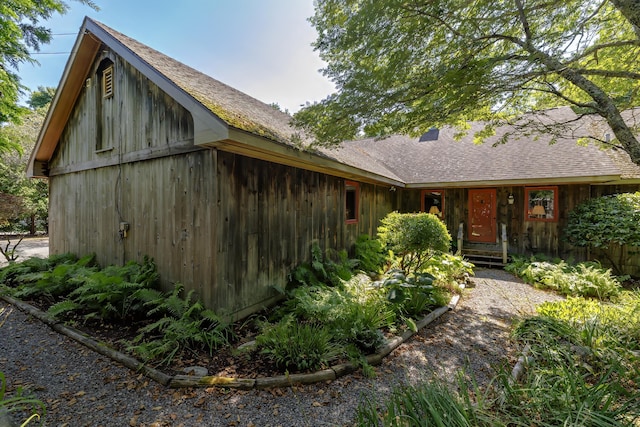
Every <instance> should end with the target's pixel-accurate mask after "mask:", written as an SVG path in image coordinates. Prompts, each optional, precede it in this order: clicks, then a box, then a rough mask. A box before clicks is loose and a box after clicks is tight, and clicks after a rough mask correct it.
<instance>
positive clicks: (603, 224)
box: [565, 192, 640, 274]
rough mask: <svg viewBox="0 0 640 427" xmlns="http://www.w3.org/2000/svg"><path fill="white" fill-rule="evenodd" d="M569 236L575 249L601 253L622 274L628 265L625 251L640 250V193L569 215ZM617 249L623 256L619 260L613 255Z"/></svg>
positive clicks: (581, 208) (589, 204) (610, 199)
mask: <svg viewBox="0 0 640 427" xmlns="http://www.w3.org/2000/svg"><path fill="white" fill-rule="evenodd" d="M565 234H566V238H567V240H568V241H569V242H570V243H571V244H572V245H575V246H579V247H588V248H592V249H596V250H600V251H601V253H602V255H603V256H604V257H606V258H607V259H608V260H609V262H610V263H611V265H612V266H613V268H614V270H615V271H616V273H617V274H622V271H623V267H624V265H625V263H626V256H625V251H624V250H623V248H622V247H623V246H628V247H640V192H637V193H623V194H615V195H612V196H603V197H598V198H595V199H590V200H587V201H586V202H584V203H581V204H580V205H578V206H576V208H575V209H574V210H573V211H571V212H570V213H569V219H568V221H567V227H566V229H565ZM614 246H618V252H619V254H620V256H619V258H618V259H617V260H616V259H613V257H612V256H611V255H610V253H611V252H610V251H609V249H610V248H612V247H614ZM627 255H628V253H627Z"/></svg>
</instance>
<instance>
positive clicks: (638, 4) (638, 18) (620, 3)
mask: <svg viewBox="0 0 640 427" xmlns="http://www.w3.org/2000/svg"><path fill="white" fill-rule="evenodd" d="M611 3H613V5H614V6H615V8H616V9H618V10H619V11H620V13H622V16H624V17H625V18H626V19H627V21H629V22H630V23H631V25H633V30H634V31H635V33H636V37H637V38H638V39H640V0H611Z"/></svg>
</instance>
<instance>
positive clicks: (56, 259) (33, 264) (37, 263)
mask: <svg viewBox="0 0 640 427" xmlns="http://www.w3.org/2000/svg"><path fill="white" fill-rule="evenodd" d="M77 260H78V258H77V257H76V256H75V255H73V254H61V255H51V256H49V257H48V258H36V257H34V258H28V259H26V260H25V261H22V262H16V263H12V264H9V265H8V266H6V267H3V268H0V284H3V285H5V286H8V287H13V288H15V287H18V286H19V285H21V284H23V283H29V282H35V281H37V279H38V278H40V276H38V275H37V274H36V275H34V273H42V272H44V271H47V270H52V269H53V268H54V267H55V266H57V265H58V264H68V263H74V262H76V261H77Z"/></svg>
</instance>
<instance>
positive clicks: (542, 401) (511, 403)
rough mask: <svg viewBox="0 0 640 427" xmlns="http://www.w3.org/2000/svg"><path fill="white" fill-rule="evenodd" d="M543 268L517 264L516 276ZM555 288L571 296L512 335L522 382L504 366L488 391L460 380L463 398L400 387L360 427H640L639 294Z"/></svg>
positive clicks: (367, 407)
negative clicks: (522, 361) (522, 360)
mask: <svg viewBox="0 0 640 427" xmlns="http://www.w3.org/2000/svg"><path fill="white" fill-rule="evenodd" d="M537 262H538V261H535V260H530V261H526V260H523V259H521V260H518V261H517V265H518V269H521V270H527V269H526V267H527V266H530V264H534V267H535V263H537ZM550 264H551V263H550ZM556 264H558V263H556ZM535 268H537V267H535ZM535 268H534V269H532V270H527V271H536V270H535ZM565 274H567V275H568V276H570V275H571V274H573V273H571V272H569V273H565ZM559 275H560V273H558V272H555V274H554V275H553V276H544V277H559ZM532 277H537V276H535V275H532ZM589 277H591V276H589ZM593 277H595V279H596V281H597V280H598V277H599V276H598V275H595V276H593ZM561 281H566V280H561ZM547 284H548V282H547ZM549 288H551V289H556V291H558V292H562V293H564V294H569V296H568V297H567V299H566V300H562V301H558V302H548V303H544V304H542V305H540V306H539V307H538V308H537V312H538V313H537V315H535V316H531V317H527V318H525V319H521V320H520V321H519V322H518V323H517V324H516V326H515V328H514V331H513V339H514V340H515V341H516V343H517V344H518V345H519V347H520V348H527V353H526V365H525V366H526V367H525V370H524V373H523V375H522V376H520V377H518V378H514V377H513V375H512V366H511V365H507V364H505V365H504V366H500V367H497V368H496V372H495V376H494V378H493V381H492V382H491V385H490V386H489V387H488V388H487V389H485V390H480V389H479V388H478V387H477V386H475V385H474V383H473V381H472V382H471V386H470V385H469V383H468V382H467V381H462V380H461V381H459V382H458V387H457V390H454V389H452V388H449V387H448V386H447V385H446V384H444V383H443V382H440V381H437V380H434V381H432V382H429V383H424V384H419V385H416V386H403V387H398V388H396V389H394V391H393V392H392V394H391V395H390V397H389V398H388V399H384V401H383V402H381V403H376V402H375V401H373V400H372V399H371V398H368V399H363V400H362V402H361V404H360V406H359V408H358V418H357V422H358V425H360V426H372V425H382V426H420V425H443V426H444V425H459V426H559V425H564V426H634V425H639V424H640V344H639V343H640V290H618V291H617V292H616V293H615V294H609V293H606V292H605V293H603V297H602V298H597V295H596V298H593V297H584V296H581V294H582V293H583V291H584V288H583V287H582V286H579V287H574V288H573V289H571V288H568V287H563V286H549ZM571 292H573V293H571ZM596 294H597V292H596ZM468 376H470V377H471V378H472V377H473V373H471V372H469V373H461V376H460V378H464V377H468ZM424 420H427V422H426V424H425V421H424Z"/></svg>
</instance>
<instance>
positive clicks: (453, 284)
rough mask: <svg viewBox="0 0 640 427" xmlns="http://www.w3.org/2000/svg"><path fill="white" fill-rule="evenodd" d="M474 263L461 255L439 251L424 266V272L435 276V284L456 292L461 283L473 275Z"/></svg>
mask: <svg viewBox="0 0 640 427" xmlns="http://www.w3.org/2000/svg"><path fill="white" fill-rule="evenodd" d="M473 267H474V265H473V264H472V263H470V262H469V261H466V260H465V259H464V258H463V257H462V256H460V255H454V254H450V253H444V252H443V253H438V254H435V255H434V256H432V257H431V258H429V260H428V261H427V262H426V263H425V264H424V266H423V272H425V273H429V274H430V275H432V276H433V277H434V284H436V285H437V286H438V287H441V288H445V289H448V290H449V291H451V292H453V293H456V292H459V291H460V284H461V283H465V282H466V281H467V279H468V278H469V276H472V275H473Z"/></svg>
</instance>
